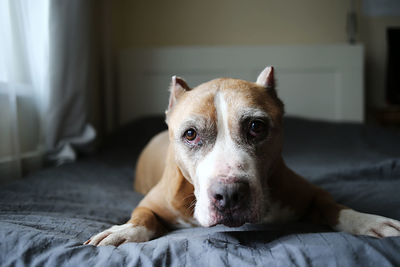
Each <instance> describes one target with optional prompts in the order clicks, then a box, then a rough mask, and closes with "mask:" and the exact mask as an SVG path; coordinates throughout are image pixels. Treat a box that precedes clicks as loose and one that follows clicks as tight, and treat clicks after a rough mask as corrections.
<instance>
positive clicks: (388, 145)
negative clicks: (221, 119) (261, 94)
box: [0, 116, 400, 266]
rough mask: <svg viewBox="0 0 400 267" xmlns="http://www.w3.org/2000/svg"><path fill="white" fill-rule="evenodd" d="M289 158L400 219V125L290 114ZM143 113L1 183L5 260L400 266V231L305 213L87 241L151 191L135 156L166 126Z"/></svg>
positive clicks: (353, 199)
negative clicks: (358, 232) (95, 141)
mask: <svg viewBox="0 0 400 267" xmlns="http://www.w3.org/2000/svg"><path fill="white" fill-rule="evenodd" d="M284 124H285V146H284V158H285V160H286V161H287V163H288V165H289V166H290V167H291V168H293V169H294V170H296V171H297V172H298V173H300V174H302V175H303V176H305V177H306V178H307V179H308V180H310V181H312V182H314V183H315V184H317V185H319V186H321V187H323V188H325V189H326V190H328V191H329V192H330V193H331V194H332V195H333V196H334V198H335V199H336V200H337V201H338V202H340V203H342V204H345V205H348V206H350V207H353V208H355V209H357V210H359V211H363V212H370V213H375V214H379V215H383V216H387V217H391V218H394V219H397V220H400V208H399V207H400V194H399V189H400V141H399V140H400V134H399V133H396V132H390V131H387V130H384V129H381V128H373V127H367V126H363V125H361V124H357V123H336V122H322V121H318V120H305V119H299V118H295V117H286V118H285V122H284ZM165 128H166V126H165V123H164V119H163V117H161V116H153V117H147V118H143V119H137V120H134V121H133V122H131V123H128V124H127V125H126V126H125V127H124V128H122V129H121V130H120V131H118V132H117V133H115V134H114V135H113V136H111V137H110V138H109V139H108V141H107V142H105V143H104V145H103V146H102V148H101V149H100V150H99V151H98V153H97V154H96V155H93V156H91V157H87V158H84V159H81V160H79V161H77V162H75V163H71V164H66V165H63V166H60V167H54V168H48V169H44V170H42V171H40V172H37V173H35V174H33V175H30V176H29V177H26V178H24V179H23V180H20V181H17V182H14V183H12V184H8V185H6V186H2V187H1V189H0V240H1V241H0V263H1V266H25V265H29V266H137V265H143V266H165V265H167V266H203V265H204V266H224V265H228V266H246V265H261V266H293V265H297V266H356V265H357V266H396V265H397V266H399V265H400V253H399V252H400V237H390V238H384V239H375V238H372V237H366V236H353V235H350V234H347V233H342V232H333V231H332V230H330V229H329V228H326V227H323V226H316V225H311V224H307V223H304V222H301V223H300V222H299V223H291V224H285V225H276V224H275V225H273V224H271V225H269V224H267V225H257V224H245V225H243V226H241V227H238V228H229V227H224V226H220V225H218V226H215V227H212V228H201V227H198V228H189V229H181V230H176V231H172V232H170V233H169V234H167V235H165V236H163V237H161V238H158V239H155V240H151V241H149V242H145V243H127V244H124V245H121V246H120V247H113V246H105V247H93V246H89V245H82V243H83V242H84V241H85V240H87V239H88V238H89V237H90V236H91V235H93V234H95V233H98V232H99V231H102V230H104V229H106V228H108V227H110V226H112V225H114V224H121V223H124V222H125V221H127V220H128V218H129V215H130V212H131V211H132V209H133V208H134V207H135V205H137V204H138V202H139V201H140V200H141V198H142V197H143V196H142V195H140V194H139V193H136V192H134V190H133V187H132V184H133V179H134V177H133V174H134V167H135V166H134V163H135V160H136V159H137V157H138V154H139V153H140V150H141V149H142V147H143V146H144V145H145V143H146V142H147V141H148V140H149V139H150V138H151V136H153V135H154V134H155V133H157V132H159V131H161V130H163V129H165Z"/></svg>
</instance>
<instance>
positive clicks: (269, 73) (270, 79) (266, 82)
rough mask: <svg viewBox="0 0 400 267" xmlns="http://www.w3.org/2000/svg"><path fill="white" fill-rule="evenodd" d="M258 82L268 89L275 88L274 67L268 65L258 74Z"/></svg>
mask: <svg viewBox="0 0 400 267" xmlns="http://www.w3.org/2000/svg"><path fill="white" fill-rule="evenodd" d="M256 83H257V84H258V85H260V86H262V87H265V88H268V89H270V88H271V89H274V88H275V78H274V67H272V66H268V67H266V68H265V69H264V70H263V71H262V72H261V73H260V75H258V78H257V81H256Z"/></svg>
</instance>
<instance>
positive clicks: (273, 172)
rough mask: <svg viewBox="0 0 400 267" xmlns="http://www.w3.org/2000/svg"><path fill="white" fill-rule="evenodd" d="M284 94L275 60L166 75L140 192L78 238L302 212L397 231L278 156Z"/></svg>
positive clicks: (134, 238)
mask: <svg viewBox="0 0 400 267" xmlns="http://www.w3.org/2000/svg"><path fill="white" fill-rule="evenodd" d="M282 117H283V104H282V102H281V101H280V100H279V98H278V97H277V95H276V92H275V89H274V76H273V68H272V67H267V68H266V69H265V70H264V71H263V72H262V73H261V74H260V75H259V77H258V79H257V82H256V83H251V82H246V81H242V80H236V79H216V80H212V81H210V82H207V83H204V84H202V85H200V86H198V87H196V88H194V89H191V88H189V87H188V86H187V84H186V83H185V82H184V81H183V80H182V79H180V78H177V77H175V76H174V77H173V79H172V85H171V96H170V103H169V108H168V110H167V123H168V128H169V130H168V131H165V132H162V133H160V134H158V135H157V136H155V137H154V138H153V139H152V140H151V141H150V143H149V144H148V145H147V147H146V148H145V149H144V151H143V152H142V154H141V156H140V158H139V161H138V164H137V170H136V180H135V189H136V190H137V191H139V192H141V193H143V194H146V196H145V198H144V199H143V200H142V201H141V202H140V203H139V205H138V207H137V208H136V209H135V210H134V211H133V213H132V217H131V219H130V220H129V221H128V222H127V223H126V224H123V225H120V226H113V227H111V228H110V229H107V230H105V231H104V232H102V233H99V234H97V235H95V236H94V237H92V238H91V239H89V240H88V241H86V242H85V244H92V245H120V244H122V243H125V242H142V241H147V240H150V239H153V238H156V237H158V236H160V235H162V234H163V233H164V232H165V231H167V230H168V229H171V228H178V227H190V226H196V225H199V226H205V227H209V226H213V225H216V224H224V225H227V226H232V227H234V226H240V225H242V224H244V223H261V222H265V223H269V222H275V223H279V222H288V221H291V220H308V221H311V222H313V223H317V224H326V225H329V226H331V227H332V228H333V229H335V230H338V231H346V232H349V233H353V234H363V235H370V236H375V237H385V236H399V235H400V222H398V221H396V220H392V219H388V218H385V217H381V216H377V215H370V214H364V213H359V212H356V211H354V210H352V209H349V208H347V207H345V206H342V205H339V204H337V203H336V202H335V201H334V200H333V199H332V197H331V196H330V195H329V194H328V193H327V192H325V191H324V190H322V189H320V188H318V187H316V186H314V185H312V184H310V183H309V182H307V181H306V180H305V179H303V178H302V177H300V176H299V175H297V174H296V173H294V172H293V171H292V170H290V169H289V168H288V167H287V166H286V165H285V162H284V160H283V159H282V156H281V152H282V151H281V150H282V142H283V141H282V131H283V130H282Z"/></svg>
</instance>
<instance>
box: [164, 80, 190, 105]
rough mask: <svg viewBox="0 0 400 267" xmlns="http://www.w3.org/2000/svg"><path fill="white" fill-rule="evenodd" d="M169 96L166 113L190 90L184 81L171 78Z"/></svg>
mask: <svg viewBox="0 0 400 267" xmlns="http://www.w3.org/2000/svg"><path fill="white" fill-rule="evenodd" d="M169 90H170V95H169V104H168V110H167V112H168V111H169V110H170V109H171V108H172V107H173V106H175V104H176V102H177V101H178V99H179V97H180V96H181V95H182V94H183V93H184V92H186V91H190V90H191V88H190V87H189V86H188V85H187V83H186V82H185V80H184V79H182V78H180V77H177V76H172V79H171V86H170V88H169Z"/></svg>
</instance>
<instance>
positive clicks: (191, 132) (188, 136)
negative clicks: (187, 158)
mask: <svg viewBox="0 0 400 267" xmlns="http://www.w3.org/2000/svg"><path fill="white" fill-rule="evenodd" d="M184 136H185V138H186V140H188V141H193V140H195V139H196V137H197V133H196V131H195V130H194V129H192V128H190V129H189V130H187V131H186V132H185V135H184Z"/></svg>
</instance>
